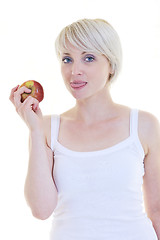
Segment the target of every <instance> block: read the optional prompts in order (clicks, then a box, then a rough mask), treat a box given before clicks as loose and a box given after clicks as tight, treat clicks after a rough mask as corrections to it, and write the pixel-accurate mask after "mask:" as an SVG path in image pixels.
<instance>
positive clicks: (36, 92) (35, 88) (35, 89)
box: [20, 80, 44, 102]
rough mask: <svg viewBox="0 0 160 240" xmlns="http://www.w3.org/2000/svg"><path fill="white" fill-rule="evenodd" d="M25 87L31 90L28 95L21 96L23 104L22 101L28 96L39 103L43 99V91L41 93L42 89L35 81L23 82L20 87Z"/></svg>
mask: <svg viewBox="0 0 160 240" xmlns="http://www.w3.org/2000/svg"><path fill="white" fill-rule="evenodd" d="M23 86H25V87H27V88H29V89H31V90H32V91H31V92H30V93H25V92H24V93H22V94H21V102H24V100H25V99H26V98H27V97H28V96H32V97H34V98H36V99H37V100H38V101H39V102H41V101H42V100H43V98H44V91H43V87H42V85H41V84H40V83H39V82H37V81H35V80H28V81H26V82H24V83H23V84H22V85H21V86H20V88H21V87H23Z"/></svg>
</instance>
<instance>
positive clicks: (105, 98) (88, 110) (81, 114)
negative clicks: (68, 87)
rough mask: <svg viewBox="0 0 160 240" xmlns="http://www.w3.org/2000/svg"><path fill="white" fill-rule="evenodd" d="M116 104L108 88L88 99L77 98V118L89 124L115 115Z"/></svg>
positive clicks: (75, 111) (75, 110)
mask: <svg viewBox="0 0 160 240" xmlns="http://www.w3.org/2000/svg"><path fill="white" fill-rule="evenodd" d="M115 111H116V104H115V103H114V102H113V100H112V98H111V95H110V92H109V90H108V89H106V91H104V92H103V93H102V92H101V93H99V94H97V95H96V96H92V97H90V98H87V99H83V100H77V102H76V106H75V108H74V114H75V118H76V119H77V120H80V121H84V122H86V123H88V124H90V123H93V122H98V121H101V120H104V119H107V118H110V117H112V116H114V115H115Z"/></svg>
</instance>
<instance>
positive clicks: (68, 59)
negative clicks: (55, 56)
mask: <svg viewBox="0 0 160 240" xmlns="http://www.w3.org/2000/svg"><path fill="white" fill-rule="evenodd" d="M62 62H64V63H70V62H72V59H71V58H70V57H64V58H63V59H62Z"/></svg>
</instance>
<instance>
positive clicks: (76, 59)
mask: <svg viewBox="0 0 160 240" xmlns="http://www.w3.org/2000/svg"><path fill="white" fill-rule="evenodd" d="M67 47H68V49H69V50H68V49H67V50H66V51H64V52H63V53H62V55H61V73H62V77H63V79H64V83H65V85H66V87H67V89H68V90H69V92H70V93H71V94H72V95H73V96H74V97H75V98H76V99H77V100H78V99H84V98H88V97H91V96H93V95H95V94H97V93H99V92H100V91H105V89H106V83H107V81H108V78H109V75H110V73H111V66H110V63H109V61H108V59H107V58H106V57H105V56H103V55H99V54H95V53H91V52H85V51H83V50H79V49H78V48H76V47H74V46H72V45H71V44H70V43H68V45H67Z"/></svg>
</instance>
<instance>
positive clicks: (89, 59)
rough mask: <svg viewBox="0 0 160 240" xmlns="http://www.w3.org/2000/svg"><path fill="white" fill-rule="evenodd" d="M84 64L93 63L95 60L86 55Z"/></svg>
mask: <svg viewBox="0 0 160 240" xmlns="http://www.w3.org/2000/svg"><path fill="white" fill-rule="evenodd" d="M84 60H85V62H93V61H94V60H95V57H94V56H93V55H87V56H85V58H84Z"/></svg>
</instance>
